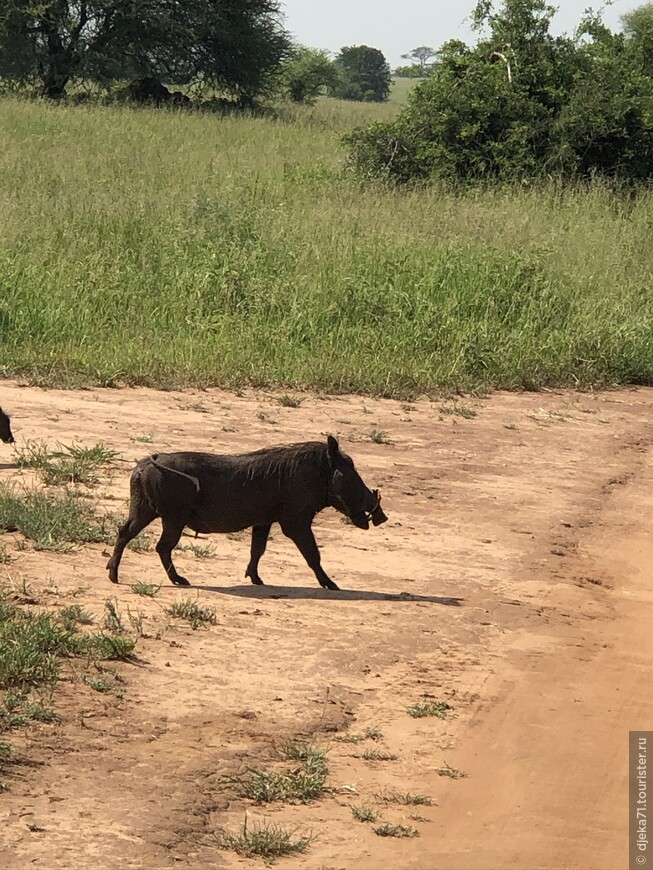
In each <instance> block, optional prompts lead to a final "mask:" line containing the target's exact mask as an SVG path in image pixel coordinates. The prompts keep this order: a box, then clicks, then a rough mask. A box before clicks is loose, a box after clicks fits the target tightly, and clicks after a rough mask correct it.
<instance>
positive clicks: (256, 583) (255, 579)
mask: <svg viewBox="0 0 653 870" xmlns="http://www.w3.org/2000/svg"><path fill="white" fill-rule="evenodd" d="M245 577H249V579H250V580H251V581H252V583H253V584H254V586H265V583H264V582H263V581H262V580H261V578H260V577H259V576H258V574H252V573H250V572H249V571H245Z"/></svg>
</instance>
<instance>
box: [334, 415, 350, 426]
mask: <svg viewBox="0 0 653 870" xmlns="http://www.w3.org/2000/svg"><path fill="white" fill-rule="evenodd" d="M336 423H342V424H343V425H345V426H347V425H349V424H350V423H351V420H348V419H347V418H346V417H337V418H336Z"/></svg>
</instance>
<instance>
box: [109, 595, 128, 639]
mask: <svg viewBox="0 0 653 870" xmlns="http://www.w3.org/2000/svg"><path fill="white" fill-rule="evenodd" d="M104 627H105V628H106V629H108V630H109V631H113V632H115V633H116V634H122V633H123V632H124V631H125V626H124V625H123V622H122V615H121V613H120V611H119V610H118V602H117V600H116V599H115V598H113V599H111V598H107V600H106V601H105V602H104Z"/></svg>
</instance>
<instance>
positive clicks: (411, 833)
mask: <svg viewBox="0 0 653 870" xmlns="http://www.w3.org/2000/svg"><path fill="white" fill-rule="evenodd" d="M373 830H374V833H375V834H376V835H377V836H379V837H419V831H418V830H417V829H416V828H412V827H411V826H410V825H391V824H390V823H389V822H386V823H385V824H383V825H379V826H378V827H376V828H374V829H373Z"/></svg>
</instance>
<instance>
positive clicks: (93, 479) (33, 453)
mask: <svg viewBox="0 0 653 870" xmlns="http://www.w3.org/2000/svg"><path fill="white" fill-rule="evenodd" d="M58 446H59V449H58V450H55V451H52V452H50V451H48V449H47V447H46V446H45V445H44V444H42V443H40V442H37V441H28V442H27V444H26V445H25V447H23V448H21V449H19V450H18V451H17V453H18V463H19V465H20V467H21V468H34V469H36V470H37V471H38V472H39V474H40V476H41V478H42V479H43V481H44V483H45V484H46V485H48V486H51V485H60V486H61V485H64V484H70V483H84V484H89V483H97V480H98V470H99V469H100V468H101V467H102V466H104V465H108V464H109V463H110V462H112V461H113V460H114V459H115V458H116V457H117V456H118V453H117V451H115V450H111V449H110V448H109V447H107V446H106V445H105V444H102V443H101V442H99V443H98V444H95V445H94V446H93V447H82V446H79V445H76V444H72V445H70V446H69V447H68V446H66V445H64V444H59V445H58Z"/></svg>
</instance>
